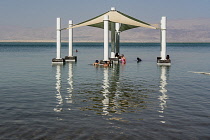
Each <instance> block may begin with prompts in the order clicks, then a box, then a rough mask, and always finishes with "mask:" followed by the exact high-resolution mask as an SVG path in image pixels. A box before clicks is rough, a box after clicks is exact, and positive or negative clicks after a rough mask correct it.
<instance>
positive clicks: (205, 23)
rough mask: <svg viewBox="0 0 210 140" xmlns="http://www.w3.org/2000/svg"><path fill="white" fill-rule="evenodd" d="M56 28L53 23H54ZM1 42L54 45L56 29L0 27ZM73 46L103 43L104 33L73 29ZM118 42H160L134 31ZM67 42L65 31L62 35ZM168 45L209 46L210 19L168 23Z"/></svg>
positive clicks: (156, 36)
mask: <svg viewBox="0 0 210 140" xmlns="http://www.w3.org/2000/svg"><path fill="white" fill-rule="evenodd" d="M55 24H56V23H55ZM0 31H1V32H0V40H1V41H40V42H42V41H43V42H44V41H56V27H47V28H29V27H27V28H25V27H20V26H7V25H6V26H5V25H0ZM73 32H74V41H75V42H103V30H102V29H98V28H94V27H80V28H76V29H74V31H73ZM120 40H121V42H159V41H160V31H159V30H153V29H146V28H135V29H131V30H128V31H125V32H122V33H121V36H120ZM62 41H68V31H67V30H65V31H62ZM167 42H210V18H200V19H182V20H168V21H167Z"/></svg>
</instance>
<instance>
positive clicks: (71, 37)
mask: <svg viewBox="0 0 210 140" xmlns="http://www.w3.org/2000/svg"><path fill="white" fill-rule="evenodd" d="M72 26H73V21H72V20H69V28H70V29H69V56H71V57H72V56H73V29H72V28H71V27H72Z"/></svg>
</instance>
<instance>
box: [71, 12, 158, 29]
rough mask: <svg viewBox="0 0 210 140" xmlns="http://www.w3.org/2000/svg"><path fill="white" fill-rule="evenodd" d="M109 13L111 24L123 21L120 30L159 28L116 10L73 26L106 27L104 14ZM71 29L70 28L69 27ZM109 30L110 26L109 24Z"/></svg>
mask: <svg viewBox="0 0 210 140" xmlns="http://www.w3.org/2000/svg"><path fill="white" fill-rule="evenodd" d="M105 15H108V16H109V21H110V22H109V24H111V22H114V23H121V26H120V29H119V31H121V32H122V31H125V30H129V29H132V28H137V27H145V28H151V29H157V28H156V27H154V26H152V25H151V24H149V23H146V22H143V21H141V20H138V19H136V18H133V17H131V16H128V15H126V14H124V13H122V12H119V11H116V10H111V11H108V12H106V13H104V14H101V15H99V16H97V17H94V18H92V19H89V20H87V21H84V22H81V23H78V24H75V25H73V27H72V28H76V27H82V26H92V27H97V28H102V29H103V28H104V22H103V20H104V16H105ZM67 29H69V28H67ZM109 30H111V29H110V26H109Z"/></svg>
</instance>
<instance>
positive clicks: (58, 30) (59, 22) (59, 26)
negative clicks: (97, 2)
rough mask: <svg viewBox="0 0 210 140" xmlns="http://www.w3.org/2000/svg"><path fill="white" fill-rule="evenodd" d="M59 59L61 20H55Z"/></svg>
mask: <svg viewBox="0 0 210 140" xmlns="http://www.w3.org/2000/svg"><path fill="white" fill-rule="evenodd" d="M56 59H61V18H57V57H56Z"/></svg>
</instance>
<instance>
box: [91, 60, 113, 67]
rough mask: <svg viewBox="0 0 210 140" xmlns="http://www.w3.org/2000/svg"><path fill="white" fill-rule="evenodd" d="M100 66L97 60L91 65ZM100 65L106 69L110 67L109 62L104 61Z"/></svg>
mask: <svg viewBox="0 0 210 140" xmlns="http://www.w3.org/2000/svg"><path fill="white" fill-rule="evenodd" d="M99 64H101V63H100V62H99V61H98V60H96V61H95V63H93V65H95V66H96V65H99ZM101 65H103V66H104V67H108V66H109V65H110V61H104V63H102V64H101Z"/></svg>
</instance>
